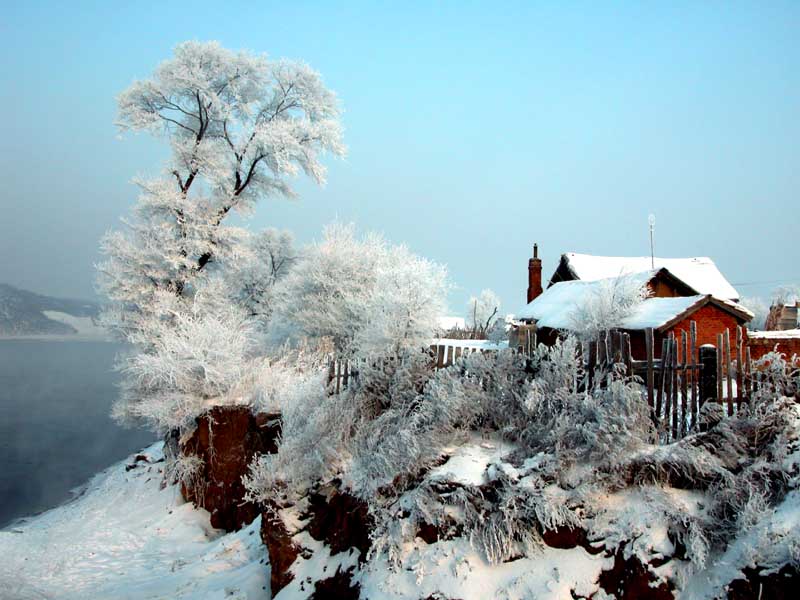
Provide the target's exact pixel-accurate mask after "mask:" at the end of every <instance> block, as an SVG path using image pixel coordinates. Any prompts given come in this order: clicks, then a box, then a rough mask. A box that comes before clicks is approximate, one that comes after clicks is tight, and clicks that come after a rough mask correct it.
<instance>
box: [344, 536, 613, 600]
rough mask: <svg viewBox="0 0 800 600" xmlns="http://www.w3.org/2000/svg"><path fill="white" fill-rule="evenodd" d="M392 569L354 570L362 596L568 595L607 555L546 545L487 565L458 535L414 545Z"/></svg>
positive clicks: (562, 599) (603, 565) (468, 598)
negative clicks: (528, 554)
mask: <svg viewBox="0 0 800 600" xmlns="http://www.w3.org/2000/svg"><path fill="white" fill-rule="evenodd" d="M403 562H404V568H403V569H402V570H398V571H393V570H392V569H391V568H390V567H389V565H388V564H387V563H386V561H385V559H378V560H377V561H376V563H375V564H373V565H371V566H370V568H369V569H368V570H366V571H365V572H363V573H362V574H361V575H360V576H359V578H358V579H359V583H360V584H361V597H362V598H385V599H392V598H398V599H399V598H403V599H412V598H413V599H416V598H427V597H428V596H431V595H434V594H437V593H438V594H441V595H442V596H444V597H445V598H461V599H463V600H486V599H487V598H492V599H493V600H524V599H527V598H536V599H537V600H571V599H572V598H573V596H572V593H571V592H572V590H574V591H575V593H576V594H578V595H580V596H587V597H588V596H590V595H591V594H592V593H594V592H596V591H597V590H598V585H597V583H596V581H597V578H598V576H599V575H600V572H601V571H602V570H603V569H608V568H610V566H611V564H612V559H610V558H604V557H603V556H602V555H597V556H592V555H591V554H589V553H588V552H586V551H585V550H584V549H583V548H573V549H571V550H560V549H555V548H545V549H543V550H542V551H541V552H540V553H537V554H536V555H534V556H531V557H529V558H521V559H518V560H514V561H511V562H507V563H503V564H499V565H491V564H489V563H488V562H486V561H485V560H484V559H483V558H482V557H481V556H480V555H479V553H478V552H477V551H476V550H474V549H473V548H472V546H470V544H469V542H468V541H467V540H465V539H463V538H459V539H455V540H451V541H441V542H437V543H435V544H431V545H428V544H425V543H424V542H423V541H421V540H419V539H418V540H416V541H415V547H414V548H413V549H412V551H411V552H410V554H409V555H408V557H407V558H406V559H405V560H404V561H403Z"/></svg>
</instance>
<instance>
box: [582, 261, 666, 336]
mask: <svg viewBox="0 0 800 600" xmlns="http://www.w3.org/2000/svg"><path fill="white" fill-rule="evenodd" d="M649 293H650V292H649V290H648V288H647V286H646V285H644V284H643V283H642V281H641V280H640V279H639V278H638V277H636V276H630V275H621V276H619V277H616V278H614V279H604V280H601V281H598V282H597V285H596V286H595V287H593V288H592V291H591V293H590V295H589V296H588V298H586V300H585V302H583V303H582V304H580V305H578V306H577V307H576V308H575V310H574V311H573V313H572V314H571V315H570V331H573V332H574V333H575V334H576V335H577V336H578V337H579V338H580V339H582V340H595V339H597V338H598V336H599V335H600V334H601V333H602V332H604V331H610V330H612V329H614V328H616V327H619V326H620V324H621V323H622V321H623V320H624V319H625V317H627V316H629V315H630V314H631V313H632V312H633V310H634V309H635V308H636V307H637V306H638V305H639V304H640V303H641V302H642V301H644V300H645V299H646V298H647V297H648V295H649Z"/></svg>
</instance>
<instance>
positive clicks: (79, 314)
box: [0, 283, 107, 339]
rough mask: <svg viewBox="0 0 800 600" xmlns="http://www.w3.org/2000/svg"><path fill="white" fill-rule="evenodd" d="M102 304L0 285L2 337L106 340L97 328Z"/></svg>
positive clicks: (103, 331)
mask: <svg viewBox="0 0 800 600" xmlns="http://www.w3.org/2000/svg"><path fill="white" fill-rule="evenodd" d="M99 311H100V305H99V304H97V303H95V302H90V301H86V300H69V299H64V298H53V297H50V296H43V295H41V294H35V293H33V292H29V291H26V290H21V289H19V288H15V287H13V286H10V285H7V284H4V283H0V337H14V338H17V337H40V336H47V337H63V338H65V339H104V338H106V337H107V333H106V331H105V330H104V329H103V328H101V327H99V326H98V325H97V315H98V313H99Z"/></svg>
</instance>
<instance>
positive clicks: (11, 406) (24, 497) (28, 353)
mask: <svg viewBox="0 0 800 600" xmlns="http://www.w3.org/2000/svg"><path fill="white" fill-rule="evenodd" d="M121 349H122V347H121V346H119V345H116V344H111V343H103V342H51V341H39V340H36V341H32V340H0V527H2V526H4V525H6V524H8V522H9V521H11V520H12V519H15V518H16V517H22V516H25V515H32V514H35V513H37V512H41V511H43V510H46V509H49V508H52V507H54V506H57V505H58V504H60V503H62V502H64V501H66V500H68V499H69V498H70V497H71V493H70V491H71V490H73V489H74V488H76V487H78V486H80V485H82V484H84V483H86V481H88V480H89V479H90V478H91V476H92V475H94V474H95V473H97V472H99V471H101V470H103V469H104V468H106V467H108V466H110V465H112V464H113V463H115V462H117V461H119V460H121V459H123V458H125V457H126V456H128V455H129V454H131V453H132V452H135V451H137V450H139V449H141V448H143V447H144V446H147V445H149V444H150V443H152V442H153V441H154V439H155V438H154V435H153V434H152V433H150V432H147V431H143V430H130V429H123V428H121V427H119V426H118V425H116V424H115V423H114V422H113V421H112V420H111V418H110V416H109V411H110V408H111V402H112V401H113V399H114V398H115V396H116V393H117V390H116V387H115V383H116V382H117V380H118V378H119V375H118V374H117V373H115V372H114V371H112V365H113V362H114V357H115V355H116V354H117V353H118V352H119V351H120V350H121Z"/></svg>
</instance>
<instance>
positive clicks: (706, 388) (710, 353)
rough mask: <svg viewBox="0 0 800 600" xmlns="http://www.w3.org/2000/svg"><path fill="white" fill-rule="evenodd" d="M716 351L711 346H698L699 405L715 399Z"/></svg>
mask: <svg viewBox="0 0 800 600" xmlns="http://www.w3.org/2000/svg"><path fill="white" fill-rule="evenodd" d="M717 362H718V361H717V349H716V348H715V347H714V346H712V345H711V344H704V345H703V346H700V368H701V369H702V370H701V371H700V405H701V406H702V405H703V404H705V403H706V402H708V401H709V400H711V401H714V400H715V399H716V397H717Z"/></svg>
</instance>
